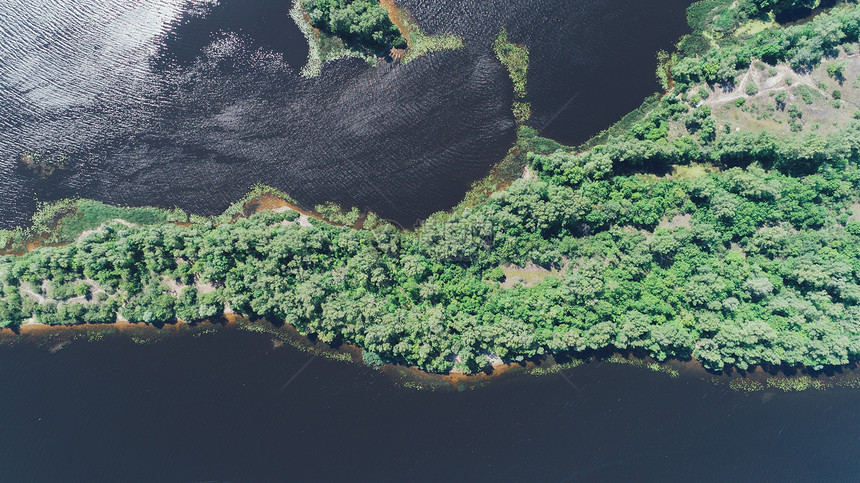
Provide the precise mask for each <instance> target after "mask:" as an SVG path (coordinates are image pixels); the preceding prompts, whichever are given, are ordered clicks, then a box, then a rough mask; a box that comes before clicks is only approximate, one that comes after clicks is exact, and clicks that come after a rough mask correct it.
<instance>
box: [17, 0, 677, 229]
mask: <svg viewBox="0 0 860 483" xmlns="http://www.w3.org/2000/svg"><path fill="white" fill-rule="evenodd" d="M687 3H688V1H687V0H663V1H661V2H658V4H656V5H655V4H648V5H645V4H643V3H642V2H638V1H634V0H610V1H605V0H604V1H600V2H598V1H594V0H578V1H572V2H544V1H537V0H531V1H513V0H506V1H495V2H486V1H474V2H459V1H453V0H434V1H426V0H405V1H404V2H403V4H404V6H406V7H408V8H409V9H411V10H412V12H413V13H414V15H415V17H416V19H417V20H418V22H419V23H420V24H421V25H422V26H424V27H425V29H426V30H427V32H428V33H431V34H432V33H440V32H446V33H454V34H456V35H459V36H461V37H463V39H464V41H465V44H466V48H465V49H464V50H462V51H458V52H441V53H436V54H433V55H431V56H429V57H427V58H424V59H421V60H419V61H417V62H413V63H410V64H408V65H399V64H384V65H382V66H381V67H379V68H372V67H370V66H368V65H367V64H366V63H364V62H363V61H360V60H356V59H350V60H342V61H337V62H332V63H327V64H326V65H325V66H324V67H323V69H322V74H321V76H320V77H318V78H315V79H305V78H302V77H301V76H300V75H299V74H298V70H299V69H300V68H301V67H302V65H303V64H304V61H305V58H306V55H307V46H306V44H305V41H304V39H303V37H302V35H301V33H300V32H299V30H298V28H297V27H296V26H295V24H294V23H293V22H292V19H290V18H289V15H288V13H287V12H288V10H289V7H290V2H288V1H286V0H254V1H245V0H220V1H213V0H196V1H190V0H141V1H136V2H130V1H116V0H85V1H81V2H65V1H62V0H41V1H40V2H39V5H34V4H33V3H32V2H25V1H23V0H10V1H7V2H3V3H2V4H0V19H2V21H0V28H2V29H3V30H2V35H0V58H2V59H3V62H2V64H0V226H5V227H8V226H13V225H17V224H21V223H25V222H26V221H27V220H28V219H29V216H30V214H31V212H32V210H33V209H34V207H35V200H36V199H39V200H43V201H46V200H53V199H59V198H63V197H72V196H81V197H87V198H96V199H99V200H103V201H106V202H109V203H116V204H128V205H144V204H145V205H150V204H156V205H159V206H165V207H170V206H179V207H182V208H184V209H187V210H189V211H192V212H195V213H200V214H214V213H218V212H220V211H222V210H223V209H224V208H225V207H226V206H227V205H228V204H229V203H231V202H233V201H235V200H236V199H237V198H239V197H240V196H241V195H243V194H244V193H246V192H247V191H248V190H249V189H250V187H251V186H253V185H254V184H256V183H265V184H269V185H273V186H276V187H278V188H281V189H283V190H284V191H287V192H288V193H290V194H292V195H293V196H294V197H295V198H297V199H298V200H299V201H300V202H301V203H302V204H305V205H311V206H312V205H314V204H316V203H320V202H325V201H336V202H339V203H341V204H343V205H347V206H351V205H355V206H358V207H360V208H363V209H372V210H375V211H377V212H378V213H380V214H381V215H382V216H383V217H385V218H389V219H393V220H395V221H397V222H399V223H400V224H402V225H404V226H411V225H413V224H414V223H415V222H416V221H418V220H420V219H422V218H424V217H426V216H427V215H428V214H430V213H432V212H435V211H439V210H444V209H447V208H449V207H451V206H453V205H454V204H456V203H457V202H459V201H460V200H461V199H462V197H463V194H464V193H465V191H466V190H467V189H468V187H469V186H470V184H471V183H472V182H473V181H475V180H476V179H479V178H481V177H483V176H485V175H486V174H487V171H488V170H489V168H490V167H491V166H492V165H493V164H495V163H496V162H498V161H499V160H501V158H502V157H503V156H504V155H505V153H506V152H507V151H508V149H509V148H510V147H511V145H512V144H513V142H514V138H515V124H514V119H513V116H512V114H511V111H510V105H511V101H512V87H511V83H510V80H509V79H508V77H507V73H506V71H505V69H504V68H503V67H502V66H501V65H500V64H499V62H498V61H497V60H496V59H495V58H494V56H493V53H492V48H491V45H492V41H493V39H494V37H495V35H496V34H497V33H498V31H499V30H500V29H501V28H502V27H507V29H508V30H509V32H510V33H511V38H512V39H514V40H515V41H517V42H522V43H524V44H526V45H527V46H528V47H529V48H530V50H531V53H532V69H531V72H530V76H529V90H530V96H529V101H530V102H532V103H533V106H534V114H535V115H534V120H533V122H532V124H533V125H534V126H535V127H536V128H538V129H540V130H541V132H542V133H544V134H546V135H549V136H552V137H555V138H557V139H559V140H561V141H564V142H568V143H575V142H578V141H582V140H584V139H586V138H588V137H589V136H591V135H593V134H594V133H596V132H597V131H599V130H601V129H603V128H605V127H607V126H608V125H609V124H611V123H612V122H613V121H615V120H617V119H618V118H619V117H620V116H621V115H623V114H624V113H625V112H627V111H629V110H630V109H632V108H635V107H636V106H637V105H638V103H639V102H640V101H641V99H642V98H643V97H645V96H646V95H648V94H650V93H651V92H652V91H653V90H654V89H655V88H656V85H655V82H654V73H653V72H654V63H655V62H654V52H655V51H656V50H657V49H658V48H670V47H671V45H672V43H673V42H674V41H675V40H677V38H678V37H679V36H680V35H681V34H682V33H684V32H685V30H686V26H685V24H684V11H683V9H684V7H685V6H686V5H687ZM25 153H36V154H39V155H41V156H42V159H59V158H62V159H65V160H66V165H67V168H66V169H63V170H58V171H55V172H54V173H53V174H52V175H51V176H49V177H48V179H43V178H42V177H40V176H38V175H36V174H34V173H33V172H31V171H29V170H28V169H26V168H23V167H22V166H21V163H19V162H18V159H19V158H20V157H21V155H22V154H25Z"/></svg>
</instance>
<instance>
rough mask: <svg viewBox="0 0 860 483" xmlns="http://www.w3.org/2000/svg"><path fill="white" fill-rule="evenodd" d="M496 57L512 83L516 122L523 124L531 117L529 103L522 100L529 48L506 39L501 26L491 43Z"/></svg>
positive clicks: (505, 31)
mask: <svg viewBox="0 0 860 483" xmlns="http://www.w3.org/2000/svg"><path fill="white" fill-rule="evenodd" d="M493 51H494V52H495V53H496V57H497V58H498V59H499V61H500V62H501V63H502V65H504V66H505V68H507V69H508V74H509V75H510V77H511V81H512V82H513V84H514V104H513V106H512V109H513V112H514V117H515V118H516V120H517V123H519V124H520V125H522V124H524V123H525V122H526V121H528V120H529V118H530V117H531V105H530V104H529V103H528V102H523V99H525V97H526V94H527V90H526V84H527V81H528V72H529V49H528V48H526V46H524V45H520V44H515V43H513V42H511V41H509V40H508V31H507V30H506V29H504V28H502V30H501V32H499V35H498V37H496V41H495V42H494V43H493Z"/></svg>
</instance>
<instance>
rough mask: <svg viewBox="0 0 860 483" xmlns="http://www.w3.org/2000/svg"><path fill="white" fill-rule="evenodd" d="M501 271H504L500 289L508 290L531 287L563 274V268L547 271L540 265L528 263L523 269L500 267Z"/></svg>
mask: <svg viewBox="0 0 860 483" xmlns="http://www.w3.org/2000/svg"><path fill="white" fill-rule="evenodd" d="M565 265H566V264H565ZM502 270H504V271H505V281H504V282H503V283H502V288H505V289H508V288H514V287H516V286H518V285H521V286H523V287H533V286H535V285H537V284H539V283H541V282H543V281H544V280H546V278H547V277H559V278H560V277H561V274H562V273H563V272H564V267H563V268H553V269H552V270H549V269H546V268H544V267H541V266H540V265H536V264H534V263H529V264H527V265H526V266H525V267H518V266H516V265H502Z"/></svg>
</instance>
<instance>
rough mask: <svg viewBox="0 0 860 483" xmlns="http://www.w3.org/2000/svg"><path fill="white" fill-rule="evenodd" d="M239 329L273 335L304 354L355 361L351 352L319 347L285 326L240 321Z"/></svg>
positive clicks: (335, 359) (341, 360)
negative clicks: (278, 326) (277, 326)
mask: <svg viewBox="0 0 860 483" xmlns="http://www.w3.org/2000/svg"><path fill="white" fill-rule="evenodd" d="M239 329H240V330H244V331H246V332H255V333H258V334H266V335H270V336H273V337H275V338H276V339H277V340H278V341H281V342H282V343H284V344H287V345H289V346H290V347H292V348H294V349H298V350H300V351H302V352H304V353H306V354H311V355H313V356H319V357H324V358H326V359H329V360H333V361H340V362H355V359H354V358H353V356H352V354H350V353H347V352H338V351H337V349H334V348H332V347H327V346H326V347H319V346H317V345H312V344H313V343H312V342H311V341H310V340H309V339H307V338H306V337H305V336H304V335H302V334H300V333H299V332H298V331H295V332H292V331H290V330H289V328H288V327H287V326H284V327H283V328H281V329H278V328H276V327H273V326H272V325H270V324H269V323H268V322H264V321H261V322H253V321H240V322H239Z"/></svg>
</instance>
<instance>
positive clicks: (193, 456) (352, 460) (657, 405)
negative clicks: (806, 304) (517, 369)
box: [0, 329, 860, 481]
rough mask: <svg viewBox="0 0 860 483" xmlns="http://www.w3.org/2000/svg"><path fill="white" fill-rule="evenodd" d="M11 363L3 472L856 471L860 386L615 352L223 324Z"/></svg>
mask: <svg viewBox="0 0 860 483" xmlns="http://www.w3.org/2000/svg"><path fill="white" fill-rule="evenodd" d="M55 350H56V348H55ZM565 377H566V378H567V379H569V381H570V383H569V382H568V381H567V380H566V379H565ZM0 380H2V381H3V386H4V388H3V390H2V391H0V408H2V412H0V479H2V480H3V481H25V480H26V481H32V480H36V481H59V480H62V481H307V480H322V481H334V480H350V481H352V480H358V481H415V480H417V481H442V480H443V479H452V480H455V481H469V480H474V481H488V480H502V481H512V480H518V481H579V480H587V481H619V480H621V479H625V480H627V479H630V480H636V481H642V480H645V481H658V480H659V481H663V480H673V481H674V480H694V481H729V480H741V481H755V480H763V481H785V480H792V481H808V480H816V481H820V480H843V481H844V480H853V479H855V478H856V475H857V474H858V472H860V441H859V440H860V414H858V407H860V391H858V390H848V389H831V390H827V391H824V392H818V391H807V392H802V393H783V392H780V391H771V392H768V391H766V392H758V393H753V394H750V395H746V394H744V393H739V392H734V391H731V390H730V389H728V387H727V386H726V385H725V384H719V385H715V384H713V383H711V382H708V381H706V380H702V379H701V378H699V377H695V376H686V375H682V376H681V377H680V378H678V379H671V378H669V377H668V376H666V375H664V374H659V373H654V372H650V371H647V370H644V369H638V368H634V367H629V366H618V365H613V364H608V363H603V364H590V365H587V366H582V367H578V368H574V369H569V370H567V371H565V372H564V376H562V375H558V374H555V375H547V376H541V377H535V376H529V375H523V374H519V375H516V374H513V375H510V376H509V377H508V375H503V376H500V377H499V378H498V379H495V380H493V381H491V382H489V383H487V384H485V385H484V386H482V387H475V388H474V389H467V390H464V391H461V392H457V391H452V390H447V391H441V390H437V391H428V390H413V389H406V388H403V387H400V386H398V385H397V384H396V380H394V379H392V378H390V377H389V376H387V375H384V374H382V373H379V372H376V371H373V370H370V369H367V368H365V367H363V366H356V365H350V364H346V363H343V362H334V361H330V360H327V359H325V358H322V357H317V358H315V359H311V356H310V355H308V354H306V353H304V352H300V351H298V350H296V349H294V348H292V347H289V346H283V347H279V348H274V347H273V344H272V341H271V339H270V338H269V337H268V336H266V335H262V334H254V333H249V332H243V331H239V330H233V329H224V330H221V331H219V332H216V333H211V334H204V335H202V336H200V337H195V336H191V335H185V336H176V337H170V338H167V340H163V341H160V342H157V343H152V344H146V345H138V344H135V343H133V342H132V341H131V340H130V339H129V338H127V337H118V338H108V339H106V340H103V341H101V342H87V341H77V342H72V343H71V344H69V345H67V346H65V347H64V348H62V349H61V350H56V352H55V353H51V352H49V350H47V349H46V348H42V347H38V346H36V345H34V344H30V343H27V344H19V345H18V346H15V347H6V346H3V347H0Z"/></svg>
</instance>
